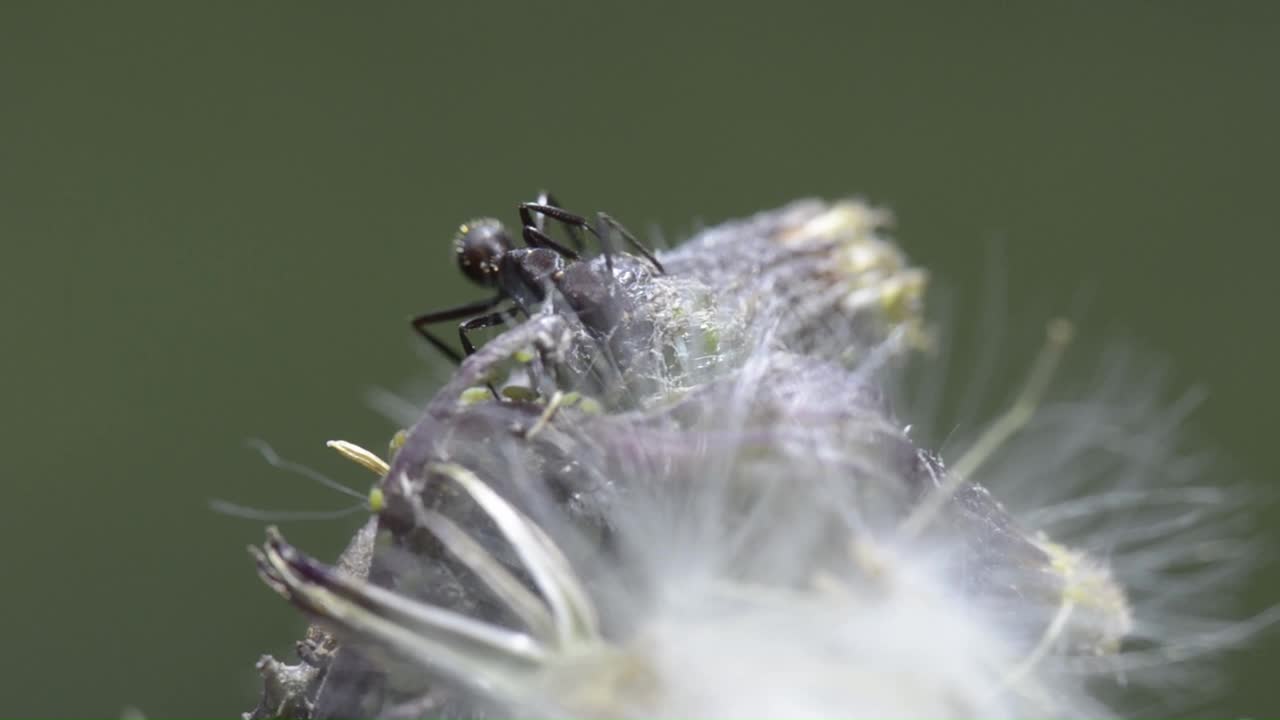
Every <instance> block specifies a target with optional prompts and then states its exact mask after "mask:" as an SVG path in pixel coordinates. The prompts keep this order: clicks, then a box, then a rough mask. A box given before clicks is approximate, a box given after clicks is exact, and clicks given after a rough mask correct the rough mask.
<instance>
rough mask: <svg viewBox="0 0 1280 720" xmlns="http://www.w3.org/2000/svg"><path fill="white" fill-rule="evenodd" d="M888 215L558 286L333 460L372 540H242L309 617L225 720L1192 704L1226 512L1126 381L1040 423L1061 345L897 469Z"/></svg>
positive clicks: (899, 357) (785, 211) (906, 338)
mask: <svg viewBox="0 0 1280 720" xmlns="http://www.w3.org/2000/svg"><path fill="white" fill-rule="evenodd" d="M888 223H889V217H888V215H887V214H886V213H885V212H883V211H880V210H878V209H875V208H872V207H870V206H868V205H866V204H864V203H862V202H859V201H853V200H844V201H838V202H826V201H820V200H804V201H799V202H795V203H792V204H790V205H787V206H785V207H782V208H779V209H776V210H772V211H768V212H763V213H760V214H757V215H755V216H753V217H750V218H746V219H742V220H736V221H731V222H727V223H724V224H721V225H718V226H715V227H712V228H709V229H707V230H705V231H702V232H701V233H699V234H697V235H695V236H694V237H692V238H691V239H689V240H688V241H687V242H685V243H684V244H683V245H681V246H680V247H678V248H676V249H674V250H670V251H666V252H660V253H658V254H657V260H658V261H659V262H652V261H650V260H648V259H646V258H643V257H639V256H633V255H630V254H626V253H613V254H611V255H609V256H607V257H605V256H600V257H594V258H590V259H578V260H574V261H573V262H572V263H570V264H569V266H568V267H567V268H565V270H564V273H565V277H559V278H557V281H558V284H556V285H552V284H551V283H550V282H548V285H547V288H548V292H547V293H546V298H545V301H544V302H542V303H541V304H540V306H539V307H538V308H537V309H536V310H535V312H533V313H532V314H531V315H530V316H529V317H528V318H527V319H525V320H524V321H522V322H519V323H516V324H513V325H511V326H510V327H508V328H507V329H506V330H505V331H503V332H501V333H500V334H498V335H497V336H496V337H494V338H493V339H492V340H490V341H489V342H487V343H486V344H484V345H483V346H482V347H480V348H479V350H478V351H477V352H476V353H475V354H473V355H471V356H470V357H468V358H467V359H466V360H465V361H464V362H463V363H462V364H461V366H460V367H459V368H458V370H457V372H456V373H455V374H454V375H453V376H452V378H451V379H450V380H449V381H448V382H447V383H446V384H445V385H444V386H443V387H442V388H440V389H439V391H438V392H437V393H436V394H435V395H434V396H433V397H432V398H431V399H430V400H429V402H428V403H427V404H426V406H425V407H424V408H422V410H421V415H420V417H419V418H418V419H417V421H416V422H415V423H414V424H413V425H412V426H411V427H409V428H408V429H407V430H405V431H404V432H402V433H400V434H399V435H397V437H396V438H395V439H394V441H393V442H392V450H391V454H390V458H389V460H383V459H382V458H381V457H379V456H378V455H377V454H374V453H371V452H369V451H366V450H363V449H361V448H357V447H355V446H352V445H348V444H346V443H333V445H334V446H335V447H336V448H337V449H338V450H339V451H340V452H342V453H343V454H345V455H347V456H348V457H350V458H351V459H353V460H356V461H357V462H358V463H360V464H361V465H363V466H365V467H366V468H368V469H370V470H372V471H374V472H375V473H377V475H378V477H379V479H378V482H377V484H376V486H375V489H374V491H373V493H372V494H371V496H370V507H371V508H372V510H373V516H372V517H371V518H370V520H369V521H368V523H366V525H365V526H364V527H363V528H362V529H361V530H360V531H359V532H358V533H357V534H356V536H355V537H354V538H353V539H352V541H351V544H350V545H349V546H348V548H347V550H346V552H345V553H343V555H342V557H341V558H340V559H339V560H338V562H337V563H336V564H332V565H331V564H328V563H325V562H322V561H319V560H317V559H315V558H313V557H311V556H309V555H307V554H306V553H304V552H303V551H302V550H300V549H298V548H296V547H294V546H293V545H291V544H290V543H289V542H288V541H287V540H285V538H284V537H283V536H282V535H281V534H280V533H279V532H278V531H276V530H275V529H270V530H268V535H267V540H266V542H265V543H264V544H263V545H262V546H261V547H259V548H253V549H252V552H253V555H254V558H255V560H256V562H257V566H258V571H259V573H260V575H261V576H262V578H263V580H264V581H265V582H266V584H267V585H268V586H270V587H271V588H272V589H274V590H275V591H276V592H278V593H279V594H280V595H281V596H283V597H284V598H285V599H287V600H288V601H290V602H291V603H293V604H294V605H295V606H297V607H298V608H299V609H301V610H302V611H304V612H305V613H306V614H307V615H308V616H309V617H310V618H311V619H312V621H313V623H314V624H313V625H312V627H311V628H310V629H309V631H308V632H307V635H306V637H305V638H304V639H303V640H302V641H301V642H300V643H299V646H298V650H299V656H300V657H299V659H298V661H297V662H293V663H287V662H282V661H279V660H276V659H274V658H271V657H264V658H263V659H262V660H261V661H260V662H259V669H260V671H261V672H262V675H263V679H264V691H263V695H262V698H261V700H260V702H259V705H258V706H257V707H256V708H255V709H253V710H252V711H250V712H249V713H246V717H249V718H269V717H287V718H326V717H404V718H409V717H433V718H439V717H458V718H463V717H467V718H469V717H487V716H494V717H496V716H503V717H517V716H518V717H583V718H586V717H633V718H642V717H726V718H733V717H833V718H834V717H840V718H849V717H939V718H941V717H955V718H960V717H969V718H972V717H984V718H994V717H1102V716H1109V715H1115V714H1122V713H1127V712H1133V711H1135V710H1136V711H1138V712H1144V713H1151V714H1160V713H1161V712H1164V711H1166V708H1165V707H1163V706H1159V705H1152V704H1146V705H1142V706H1138V707H1137V708H1134V707H1129V706H1126V705H1125V702H1126V701H1125V697H1126V695H1127V693H1126V692H1121V690H1122V689H1123V688H1124V687H1125V686H1127V687H1129V688H1132V687H1135V686H1140V685H1142V684H1143V683H1148V684H1150V686H1151V687H1155V688H1157V689H1158V691H1157V692H1156V693H1154V695H1149V696H1146V698H1145V700H1143V702H1147V703H1150V702H1151V698H1152V697H1156V698H1160V699H1161V700H1169V699H1171V698H1172V695H1173V694H1172V693H1168V692H1165V687H1164V686H1163V685H1161V683H1173V682H1176V678H1178V677H1179V676H1178V673H1179V672H1187V673H1190V674H1191V675H1190V676H1191V677H1194V678H1196V680H1195V682H1196V684H1199V685H1207V683H1208V678H1210V677H1211V673H1210V672H1209V671H1208V670H1207V669H1206V666H1205V665H1204V664H1203V663H1200V664H1196V665H1191V664H1190V661H1193V660H1203V659H1204V657H1205V656H1207V655H1209V654H1211V653H1212V652H1213V651H1216V650H1218V649H1221V648H1223V647H1225V646H1229V645H1231V644H1234V643H1238V642H1240V641H1241V640H1243V639H1244V638H1245V637H1247V635H1248V634H1249V633H1251V632H1252V631H1254V630H1256V628H1257V626H1259V625H1260V624H1263V623H1265V622H1267V621H1268V620H1269V619H1270V618H1267V617H1260V618H1255V619H1254V620H1253V621H1252V622H1234V621H1232V620H1230V619H1229V615H1227V614H1226V613H1225V611H1224V612H1223V613H1222V614H1219V615H1217V616H1216V618H1218V619H1215V616H1213V615H1212V614H1211V613H1209V612H1206V608H1209V605H1207V604H1206V603H1205V601H1204V598H1206V597H1221V596H1222V595H1223V594H1224V590H1223V588H1224V587H1226V586H1225V585H1224V583H1226V582H1228V581H1229V579H1230V578H1229V577H1225V576H1224V575H1223V574H1222V573H1220V572H1218V571H1216V570H1215V568H1221V567H1223V563H1222V562H1221V559H1222V558H1223V557H1228V556H1231V555H1233V554H1234V555H1239V554H1241V553H1243V552H1245V551H1246V550H1247V548H1246V547H1245V542H1246V541H1245V540H1244V539H1242V538H1244V537H1246V536H1243V535H1240V534H1239V533H1238V532H1237V530H1236V529H1235V528H1233V526H1232V525H1231V523H1232V522H1233V521H1234V520H1236V519H1238V518H1237V514H1236V511H1239V510H1240V509H1241V508H1240V507H1239V504H1238V503H1236V502H1233V501H1231V500H1230V499H1229V498H1230V497H1231V494H1230V493H1228V492H1227V491H1226V490H1224V489H1222V488H1220V487H1216V486H1214V485H1212V484H1202V483H1203V481H1202V480H1200V479H1199V478H1200V474H1201V472H1202V471H1203V469H1204V468H1203V466H1202V465H1196V464H1195V463H1192V462H1190V461H1188V460H1187V458H1186V457H1183V456H1181V455H1178V454H1176V453H1174V452H1172V451H1170V450H1169V449H1168V448H1169V447H1170V443H1172V442H1173V440H1172V438H1173V437H1174V436H1173V429H1172V423H1170V422H1166V421H1167V420H1170V419H1171V418H1174V416H1175V415H1176V413H1174V412H1168V413H1164V414H1161V413H1159V412H1158V411H1157V409H1156V407H1155V405H1156V400H1155V398H1156V397H1157V395H1158V393H1156V392H1155V391H1154V390H1152V389H1151V388H1149V387H1146V386H1144V385H1143V384H1141V383H1137V382H1136V381H1135V378H1136V377H1137V375H1133V374H1129V375H1124V376H1122V377H1121V378H1120V379H1118V380H1116V381H1115V382H1117V383H1118V385H1117V386H1115V387H1109V388H1107V387H1104V389H1103V390H1104V392H1103V393H1102V394H1103V395H1104V398H1103V399H1096V398H1076V399H1074V400H1073V401H1070V402H1065V403H1049V402H1047V401H1045V399H1044V391H1045V387H1046V386H1047V385H1048V383H1049V378H1050V376H1051V375H1052V373H1053V367H1054V365H1055V364H1056V363H1057V361H1058V358H1059V356H1060V355H1061V352H1062V349H1063V347H1064V346H1065V344H1066V343H1067V341H1068V339H1069V335H1070V332H1071V328H1070V326H1069V325H1067V324H1066V323H1065V322H1061V321H1058V322H1054V323H1052V324H1050V331H1049V337H1048V339H1047V341H1046V344H1045V348H1044V350H1043V351H1042V354H1041V357H1040V358H1039V360H1038V361H1037V362H1036V363H1035V365H1034V367H1032V368H1031V369H1030V373H1029V378H1028V379H1027V380H1026V381H1025V383H1023V384H1022V389H1021V392H1020V393H1019V394H1018V395H1017V398H1016V399H1015V401H1014V403H1013V405H1012V406H1011V407H1010V408H1009V409H1008V411H1007V412H1006V413H1005V414H1003V415H1001V416H1000V417H999V418H997V419H996V420H995V421H993V422H992V423H991V424H990V426H989V427H987V428H986V430H985V432H983V433H982V434H981V435H980V436H979V437H978V438H977V440H976V441H974V443H973V444H972V447H971V448H969V449H968V451H967V452H965V453H964V454H963V455H961V456H960V457H959V458H958V459H957V460H956V461H955V462H953V463H951V464H950V465H948V464H946V463H944V462H943V460H942V459H941V458H940V456H939V455H938V454H937V453H935V452H934V451H933V450H932V449H930V448H927V447H922V446H921V445H920V444H919V443H918V442H917V441H916V440H914V439H913V437H912V433H911V429H910V427H909V424H908V421H907V420H906V419H904V418H902V417H900V416H899V414H898V413H899V412H900V408H899V405H901V402H900V397H899V396H900V395H901V393H902V388H903V382H902V378H903V375H902V373H901V369H902V367H903V365H904V363H907V362H909V361H910V359H911V357H912V356H913V355H914V354H916V353H919V352H922V351H924V350H925V349H926V348H927V347H928V345H929V343H930V333H929V330H928V327H927V326H926V323H925V321H924V295H925V287H926V284H927V274H926V272H925V271H924V270H923V269H921V268H918V267H915V266H913V265H912V264H911V262H910V261H909V260H908V258H907V256H906V255H905V254H904V253H903V252H902V250H901V249H900V248H899V247H898V246H897V245H896V244H895V243H894V242H893V241H892V240H891V239H890V238H889V237H888V236H887V234H886V228H887V225H888ZM565 278H568V280H566V279H565ZM1018 384H1019V383H1018V382H1014V383H1010V385H1011V386H1017V385H1018ZM1028 484H1032V485H1037V486H1041V487H1042V488H1049V489H1051V490H1052V491H1053V492H1050V493H1048V494H1047V495H1046V494H1044V493H1041V495H1043V496H1044V497H1042V498H1041V499H1040V500H1038V501H1037V502H1038V504H1037V505H1034V506H1031V507H1024V508H1020V509H1018V510H1012V509H1008V508H1006V506H1005V505H1004V504H1002V503H1001V501H1000V499H998V497H997V494H998V493H999V492H1000V491H1001V489H1002V488H1013V487H1017V486H1026V485H1028ZM1055 494H1056V496H1055ZM1125 519H1127V520H1128V522H1124V520H1125ZM1172 533H1178V534H1180V535H1181V536H1182V537H1183V540H1182V541H1181V542H1180V544H1179V545H1178V546H1177V548H1178V549H1171V548H1172V547H1173V546H1171V545H1168V544H1165V543H1163V542H1162V540H1163V539H1164V538H1167V537H1168V536H1169V535H1170V534H1172ZM1153 588H1159V590H1158V591H1152V589H1153ZM1188 668H1194V669H1188Z"/></svg>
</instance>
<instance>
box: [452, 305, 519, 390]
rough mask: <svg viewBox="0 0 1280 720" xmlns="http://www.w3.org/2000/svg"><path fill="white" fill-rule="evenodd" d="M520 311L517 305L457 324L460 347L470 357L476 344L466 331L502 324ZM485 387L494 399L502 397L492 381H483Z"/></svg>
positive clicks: (474, 352) (474, 350)
mask: <svg viewBox="0 0 1280 720" xmlns="http://www.w3.org/2000/svg"><path fill="white" fill-rule="evenodd" d="M520 311H521V308H519V307H511V308H507V309H506V310H499V311H498V312H495V313H489V314H488V315H481V316H480V317H474V318H471V319H470V320H467V321H466V322H464V323H462V324H460V325H458V339H459V340H461V341H462V349H463V351H464V352H466V354H467V357H471V356H472V355H475V354H476V346H475V345H474V344H472V342H471V338H470V337H468V336H467V333H469V332H471V331H472V330H480V329H481V328H487V327H493V326H494V325H503V324H505V323H506V322H507V320H509V319H511V318H513V317H515V316H516V315H517V314H519V313H520ZM485 387H487V388H489V393H490V394H492V395H493V399H494V400H501V399H502V396H501V395H499V394H498V389H497V388H495V387H494V386H493V383H485Z"/></svg>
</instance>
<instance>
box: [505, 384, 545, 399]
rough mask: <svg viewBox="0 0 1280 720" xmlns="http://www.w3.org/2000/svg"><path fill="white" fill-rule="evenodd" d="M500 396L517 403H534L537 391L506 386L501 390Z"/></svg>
mask: <svg viewBox="0 0 1280 720" xmlns="http://www.w3.org/2000/svg"><path fill="white" fill-rule="evenodd" d="M502 396H503V397H505V398H507V399H508V400H515V401H518V402H534V401H536V400H537V399H538V391H537V390H534V389H533V388H527V387H524V386H523V385H508V386H506V387H504V388H502Z"/></svg>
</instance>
